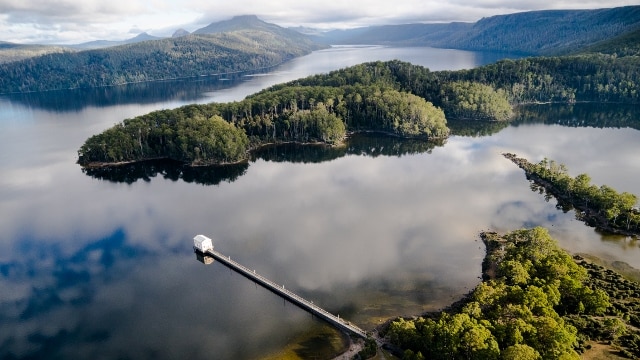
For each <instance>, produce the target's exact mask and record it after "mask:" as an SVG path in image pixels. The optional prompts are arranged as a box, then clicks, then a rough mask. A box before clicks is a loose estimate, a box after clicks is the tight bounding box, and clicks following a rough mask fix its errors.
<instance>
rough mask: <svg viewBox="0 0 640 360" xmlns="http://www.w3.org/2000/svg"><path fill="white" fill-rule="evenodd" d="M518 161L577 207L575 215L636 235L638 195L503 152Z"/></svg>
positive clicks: (639, 223)
mask: <svg viewBox="0 0 640 360" xmlns="http://www.w3.org/2000/svg"><path fill="white" fill-rule="evenodd" d="M504 156H505V157H507V158H509V159H511V160H512V161H513V162H515V163H516V164H518V166H520V167H521V168H522V169H523V170H524V171H525V172H526V173H527V176H528V177H531V178H532V180H534V181H536V182H538V183H539V184H540V185H541V186H543V187H544V188H545V189H546V190H547V191H548V192H549V193H550V194H552V195H554V196H556V197H557V198H558V199H559V200H560V201H562V202H566V203H569V204H571V205H572V206H573V207H575V208H577V209H579V210H581V213H579V214H578V215H579V216H582V217H585V218H586V219H587V220H588V221H589V222H591V223H594V224H597V226H599V227H601V228H606V229H609V230H615V231H619V232H624V233H627V234H636V233H639V232H640V212H639V211H638V209H637V208H636V205H637V203H638V197H637V196H636V195H634V194H631V193H628V192H622V193H618V192H617V191H616V190H615V189H613V188H611V187H609V186H607V185H602V186H600V187H597V186H595V185H593V184H591V177H590V176H589V175H587V174H579V175H577V176H576V177H575V178H574V177H571V175H569V172H568V169H567V168H566V166H564V165H563V164H558V163H556V162H555V161H553V160H549V159H546V158H545V159H543V160H541V161H540V162H539V163H538V164H533V163H530V162H529V161H527V160H526V159H522V158H518V157H516V156H515V155H513V154H504Z"/></svg>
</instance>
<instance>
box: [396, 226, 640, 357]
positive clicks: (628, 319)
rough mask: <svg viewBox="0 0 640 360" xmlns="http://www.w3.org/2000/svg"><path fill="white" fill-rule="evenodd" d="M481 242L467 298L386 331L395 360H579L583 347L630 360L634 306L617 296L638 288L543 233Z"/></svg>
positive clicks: (635, 337) (634, 342) (517, 233)
mask: <svg viewBox="0 0 640 360" xmlns="http://www.w3.org/2000/svg"><path fill="white" fill-rule="evenodd" d="M481 236H482V239H483V241H484V242H485V244H486V247H487V255H486V257H485V260H484V262H483V275H484V279H483V282H482V283H480V284H479V285H478V286H477V287H476V288H475V289H474V290H473V291H472V292H471V293H470V294H469V295H468V296H467V298H465V299H463V300H462V301H461V302H459V303H457V304H456V305H455V306H453V307H451V308H449V309H448V310H447V311H444V312H438V313H429V314H426V315H425V316H423V317H419V318H417V319H408V320H407V319H398V320H396V321H393V322H392V323H391V324H390V325H389V327H388V329H387V331H386V336H387V337H388V338H389V339H390V340H391V341H392V343H394V344H397V345H399V346H400V347H401V348H402V349H403V354H402V357H403V359H407V360H413V359H425V358H426V359H485V360H487V359H503V360H507V359H514V360H515V359H518V360H522V359H531V360H534V359H579V358H580V356H579V355H578V353H580V352H583V351H585V350H586V349H588V348H589V347H590V346H591V345H590V341H607V342H609V343H610V344H611V343H613V344H615V345H616V346H617V347H618V349H620V351H621V353H622V354H624V355H626V356H629V357H631V358H634V357H635V356H637V355H638V345H637V344H638V343H637V341H638V339H639V338H638V331H637V328H634V326H636V324H637V313H638V312H637V310H630V311H629V310H628V308H629V306H633V308H634V309H635V306H637V299H636V300H630V301H627V300H625V299H627V296H626V295H625V294H628V293H629V291H630V292H631V293H632V294H637V292H638V291H639V290H640V289H639V288H640V287H639V286H637V285H636V286H632V284H631V283H630V282H629V281H626V280H624V279H621V278H619V277H615V276H611V274H613V273H612V272H610V271H605V270H603V269H599V268H598V267H597V266H592V264H589V263H586V262H584V261H582V260H581V259H577V261H574V259H572V258H571V256H570V255H569V254H568V253H567V252H565V251H564V250H562V249H561V248H560V247H559V246H558V245H557V244H556V242H555V241H554V240H553V239H552V238H551V237H550V236H549V233H548V232H547V230H546V229H543V228H533V229H528V230H517V231H513V232H511V233H508V234H505V235H502V236H500V235H498V234H495V233H483V234H482V235H481ZM627 324H629V325H631V326H629V325H627Z"/></svg>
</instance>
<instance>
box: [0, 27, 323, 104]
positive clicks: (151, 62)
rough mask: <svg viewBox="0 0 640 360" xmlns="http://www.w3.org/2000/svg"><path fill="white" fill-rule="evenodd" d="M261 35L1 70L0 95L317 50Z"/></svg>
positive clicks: (266, 61)
mask: <svg viewBox="0 0 640 360" xmlns="http://www.w3.org/2000/svg"><path fill="white" fill-rule="evenodd" d="M318 48H319V47H318V45H315V44H314V43H312V42H311V41H310V40H308V39H305V38H304V37H302V36H300V35H297V36H295V37H292V38H287V37H284V36H282V35H279V34H277V33H273V32H270V31H265V30H260V29H257V30H252V29H246V30H238V31H233V32H228V33H219V34H202V35H194V34H192V35H187V36H182V37H177V38H171V39H162V40H153V41H144V42H140V43H135V44H128V45H122V46H116V47H110V48H105V49H97V50H87V51H81V52H77V53H63V54H48V55H45V56H41V57H36V58H30V59H26V60H22V61H18V62H12V63H8V64H0V93H10V92H26V91H43V90H55V89H70V88H87V87H98V86H110V85H120V84H125V83H131V82H141V81H153V80H162V79H172V78H182V77H190V76H201V75H208V74H217V73H227V72H235V71H245V70H253V69H258V68H263V67H270V66H274V65H276V64H279V63H281V62H283V61H286V60H289V59H291V58H293V57H297V56H301V55H304V54H307V53H309V52H311V51H312V50H316V49H318Z"/></svg>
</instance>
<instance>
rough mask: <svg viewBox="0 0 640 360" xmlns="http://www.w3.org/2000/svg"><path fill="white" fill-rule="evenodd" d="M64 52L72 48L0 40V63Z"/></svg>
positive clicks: (70, 50)
mask: <svg viewBox="0 0 640 360" xmlns="http://www.w3.org/2000/svg"><path fill="white" fill-rule="evenodd" d="M64 52H73V50H72V49H70V48H68V47H64V46H58V45H23V44H13V43H9V42H5V41H0V64H3V63H8V62H13V61H20V60H24V59H28V58H31V57H35V56H42V55H46V54H53V53H64Z"/></svg>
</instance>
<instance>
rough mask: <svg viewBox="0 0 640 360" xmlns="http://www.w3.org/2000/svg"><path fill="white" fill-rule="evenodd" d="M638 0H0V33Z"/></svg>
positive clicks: (71, 38) (22, 37)
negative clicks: (248, 17)
mask: <svg viewBox="0 0 640 360" xmlns="http://www.w3.org/2000/svg"><path fill="white" fill-rule="evenodd" d="M638 2H639V1H638V0H635V1H630V0H606V1H602V0H475V1H471V0H395V1H389V0H385V1H380V0H348V1H326V0H324V1H318V0H307V1H305V0H270V1H265V0H232V1H228V0H224V1H222V0H106V1H105V0H0V41H8V42H13V43H23V44H77V43H82V42H86V41H92V40H124V39H128V38H132V37H134V36H136V35H138V34H139V33H141V32H148V33H149V34H151V35H155V36H171V34H173V32H174V31H175V30H177V29H180V28H183V29H185V30H187V31H194V30H196V29H198V28H201V27H203V26H206V25H208V24H209V23H211V22H215V21H220V20H227V19H230V18H231V17H233V16H236V15H257V16H258V17H259V18H261V19H262V20H264V21H267V22H271V23H275V24H278V25H280V26H284V27H291V26H306V27H314V28H320V29H336V28H340V29H344V28H353V27H361V26H368V25H388V24H403V23H417V22H423V23H429V22H452V21H464V22H474V21H477V20H479V19H481V18H483V17H488V16H493V15H501V14H508V13H515V12H523V11H531V10H546V9H596V8H603V7H607V8H610V7H618V6H626V5H637V4H638Z"/></svg>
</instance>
